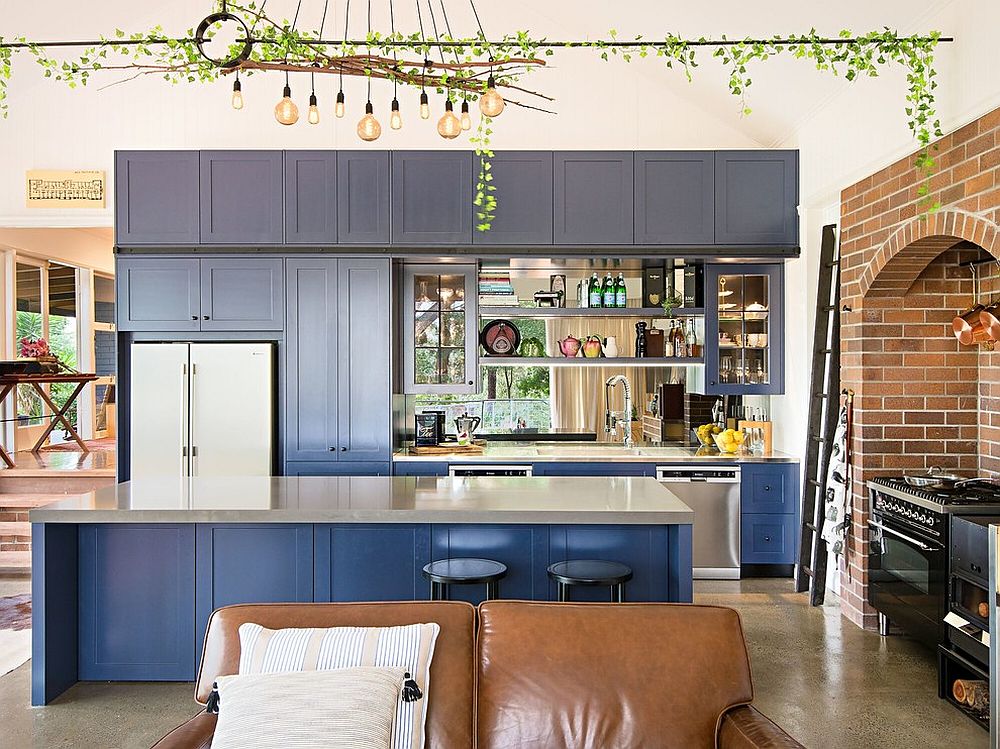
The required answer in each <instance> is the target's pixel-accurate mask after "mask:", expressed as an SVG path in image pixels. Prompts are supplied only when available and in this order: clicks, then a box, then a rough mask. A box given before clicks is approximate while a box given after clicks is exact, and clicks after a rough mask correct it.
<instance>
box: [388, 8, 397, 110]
mask: <svg viewBox="0 0 1000 749" xmlns="http://www.w3.org/2000/svg"><path fill="white" fill-rule="evenodd" d="M389 30H390V31H391V32H392V40H393V41H396V16H395V14H394V13H393V10H392V0H389ZM392 67H393V75H392V98H393V99H394V100H395V99H396V84H397V81H396V71H398V70H399V58H398V57H397V56H396V47H395V45H393V48H392Z"/></svg>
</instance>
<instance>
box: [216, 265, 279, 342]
mask: <svg viewBox="0 0 1000 749" xmlns="http://www.w3.org/2000/svg"><path fill="white" fill-rule="evenodd" d="M284 327H285V283H284V262H283V261H282V260H281V258H263V257H226V258H202V260H201V329H202V330H281V329H282V328H284Z"/></svg>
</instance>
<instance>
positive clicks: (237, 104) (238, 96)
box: [233, 78, 243, 109]
mask: <svg viewBox="0 0 1000 749" xmlns="http://www.w3.org/2000/svg"><path fill="white" fill-rule="evenodd" d="M233 109H243V86H241V85H240V79H239V78H237V79H236V81H235V82H234V83H233Z"/></svg>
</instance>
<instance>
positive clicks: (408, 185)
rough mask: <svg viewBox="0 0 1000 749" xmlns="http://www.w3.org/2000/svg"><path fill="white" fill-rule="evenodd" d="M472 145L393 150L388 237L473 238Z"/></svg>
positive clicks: (424, 240) (409, 240) (401, 240)
mask: <svg viewBox="0 0 1000 749" xmlns="http://www.w3.org/2000/svg"><path fill="white" fill-rule="evenodd" d="M473 155H474V154H473V153H472V152H471V151H393V153H392V242H393V244H406V245H422V246H429V245H468V244H471V243H472V211H471V210H470V206H471V204H472V159H473Z"/></svg>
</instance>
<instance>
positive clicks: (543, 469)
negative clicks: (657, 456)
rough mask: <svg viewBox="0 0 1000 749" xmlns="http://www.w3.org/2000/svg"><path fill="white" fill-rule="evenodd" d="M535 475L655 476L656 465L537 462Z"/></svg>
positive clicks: (534, 467) (534, 466) (534, 470)
mask: <svg viewBox="0 0 1000 749" xmlns="http://www.w3.org/2000/svg"><path fill="white" fill-rule="evenodd" d="M532 474H533V475H535V476H655V475H656V466H655V465H654V464H653V463H631V462H625V461H622V462H620V463H600V462H593V461H574V462H567V463H535V464H534V465H533V467H532Z"/></svg>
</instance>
